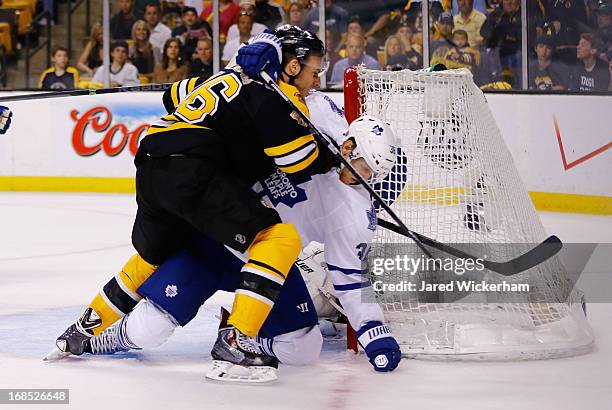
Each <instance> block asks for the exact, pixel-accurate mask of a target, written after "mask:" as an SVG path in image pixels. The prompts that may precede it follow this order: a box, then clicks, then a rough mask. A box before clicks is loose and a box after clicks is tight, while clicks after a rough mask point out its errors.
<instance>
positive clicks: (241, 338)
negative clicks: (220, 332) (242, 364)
mask: <svg viewBox="0 0 612 410" xmlns="http://www.w3.org/2000/svg"><path fill="white" fill-rule="evenodd" d="M234 337H235V341H236V345H237V346H238V347H239V348H240V349H241V350H243V351H245V352H249V353H254V354H256V355H261V354H262V351H261V345H260V344H259V343H258V342H257V341H256V340H255V339H253V338H252V337H249V336H247V335H245V334H244V333H242V332H241V331H240V330H238V329H234Z"/></svg>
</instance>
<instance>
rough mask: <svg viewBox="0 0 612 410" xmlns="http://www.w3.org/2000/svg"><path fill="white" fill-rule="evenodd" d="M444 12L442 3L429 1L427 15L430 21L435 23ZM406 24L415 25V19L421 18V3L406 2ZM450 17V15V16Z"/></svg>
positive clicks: (435, 0) (418, 0) (418, 1)
mask: <svg viewBox="0 0 612 410" xmlns="http://www.w3.org/2000/svg"><path fill="white" fill-rule="evenodd" d="M443 11H444V7H443V6H442V2H441V1H439V0H433V1H432V0H429V15H430V17H431V19H432V21H437V20H438V19H439V18H440V14H442V12H443ZM405 15H406V22H408V23H409V24H415V23H416V22H417V19H418V18H420V17H421V1H420V0H417V1H415V0H413V1H410V2H408V4H407V5H406V8H405ZM451 15H452V14H451Z"/></svg>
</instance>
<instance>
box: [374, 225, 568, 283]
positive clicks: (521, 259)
mask: <svg viewBox="0 0 612 410" xmlns="http://www.w3.org/2000/svg"><path fill="white" fill-rule="evenodd" d="M378 225H380V226H382V227H383V228H385V229H388V230H390V231H393V232H395V233H398V234H400V235H404V236H408V235H406V234H405V232H404V230H403V229H402V228H401V227H399V226H397V225H395V224H394V223H392V222H389V221H385V220H384V219H380V218H378ZM413 234H414V235H415V236H416V237H417V238H419V240H420V241H421V242H422V243H423V244H425V245H427V246H430V247H432V248H435V249H438V250H441V251H442V252H444V253H447V254H449V255H453V256H455V257H457V258H463V259H472V260H476V259H478V258H480V257H478V256H474V255H470V254H469V253H466V252H463V251H462V250H459V249H457V248H454V247H452V246H450V245H447V244H444V243H442V242H438V241H436V240H434V239H431V238H428V237H426V236H423V235H421V234H420V233H418V232H413ZM562 248H563V243H562V242H561V240H560V239H559V238H558V237H556V236H555V235H552V236H549V237H548V238H546V240H545V241H544V242H542V243H540V244H538V245H537V246H536V247H534V248H533V249H530V250H529V251H527V252H526V253H524V254H522V255H520V256H518V257H516V258H514V259H511V260H509V261H506V262H493V261H489V260H486V259H482V258H480V259H481V260H482V264H483V265H484V267H485V268H487V269H489V270H491V271H493V272H496V273H499V274H500V275H503V276H513V275H516V274H518V273H521V272H524V271H526V270H528V269H531V268H533V267H535V266H537V265H539V264H541V263H542V262H544V261H546V260H548V259H550V258H552V257H553V256H555V255H556V254H557V253H559V251H560V250H561V249H562Z"/></svg>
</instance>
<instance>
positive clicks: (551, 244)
mask: <svg viewBox="0 0 612 410" xmlns="http://www.w3.org/2000/svg"><path fill="white" fill-rule="evenodd" d="M261 78H262V79H263V80H264V81H265V83H266V84H267V85H268V86H269V87H270V88H272V89H273V90H274V91H276V93H277V94H278V95H279V96H280V97H281V98H282V99H283V100H285V102H286V103H287V104H289V106H290V107H291V108H292V109H293V110H294V112H296V113H297V115H298V116H299V117H300V118H301V119H302V121H304V122H305V123H306V124H307V125H308V127H309V128H310V131H312V134H313V136H314V137H315V138H316V139H317V141H319V142H320V143H322V144H324V145H325V146H326V147H327V148H328V149H329V150H330V151H331V153H332V154H333V155H334V156H335V157H336V158H337V159H338V160H339V161H340V162H341V163H342V164H343V165H344V166H345V167H347V168H348V169H349V170H350V171H351V173H352V174H353V176H354V177H355V179H357V181H358V182H359V183H360V184H361V185H362V186H363V187H364V188H365V189H366V191H368V193H369V194H370V195H371V196H372V198H373V199H374V200H375V201H376V202H378V203H379V204H380V206H381V207H382V208H383V209H384V210H385V211H387V213H388V214H389V216H390V217H391V218H392V219H393V220H394V221H395V223H396V224H393V223H391V222H388V221H385V220H382V219H380V218H379V219H378V223H379V224H380V226H382V227H383V228H386V229H389V230H391V231H393V232H396V233H399V234H401V235H404V236H406V237H408V238H410V239H412V240H413V241H414V242H415V243H416V244H417V246H418V247H419V248H420V249H421V250H422V251H423V253H424V254H425V255H427V256H428V257H430V258H433V257H432V255H431V253H430V252H429V251H428V250H427V248H425V245H427V246H430V247H432V248H435V249H438V250H441V251H442V252H444V253H447V254H449V255H453V256H456V257H459V258H465V259H472V260H476V259H480V260H482V261H483V262H482V263H483V265H484V266H485V267H486V268H487V269H489V270H492V271H494V272H497V273H499V274H501V275H504V276H512V275H516V274H517V273H520V272H523V271H525V270H527V269H530V268H532V267H534V266H536V265H539V264H540V263H542V262H544V261H545V260H547V259H549V258H551V257H552V256H554V255H555V254H557V253H558V252H559V251H560V250H561V248H562V246H563V244H562V243H561V241H560V240H559V238H557V237H556V236H554V235H553V236H551V237H549V238H547V239H546V240H545V241H544V242H542V243H541V244H539V245H538V246H536V247H535V248H533V249H531V250H530V251H528V252H527V253H525V254H524V255H521V256H519V257H517V258H514V259H512V260H510V261H507V262H494V261H488V260H484V259H483V258H479V257H476V256H473V255H470V254H468V253H466V252H463V251H461V250H459V249H456V248H453V247H452V246H450V245H446V244H444V243H441V242H438V241H436V240H434V239H431V238H428V237H426V236H424V235H421V234H419V233H416V232H414V231H412V230H410V229H408V227H407V226H406V225H405V224H404V222H403V221H402V220H401V219H400V218H399V217H398V216H397V215H396V214H395V212H393V210H392V209H391V207H390V206H389V205H387V203H386V202H385V201H383V199H382V198H381V197H380V195H379V194H378V193H377V192H376V191H374V189H373V188H372V187H371V186H370V185H369V184H368V183H367V182H366V181H365V180H364V179H363V178H362V177H361V175H359V173H358V172H357V171H355V169H354V168H353V166H352V165H351V164H350V162H349V161H348V160H347V159H346V158H344V157H343V156H342V154H340V151H339V150H338V147H337V146H336V144H335V143H334V142H333V141H332V140H331V139H330V138H329V137H327V136H326V135H325V134H323V133H321V132H320V131H319V130H318V129H317V128H316V127H315V126H314V124H313V123H312V122H311V121H310V118H308V117H307V116H306V115H305V114H304V113H303V112H302V111H301V110H300V109H299V108H298V107H296V105H295V104H294V103H293V101H291V100H290V99H289V97H287V96H286V95H285V94H284V93H283V92H282V91H281V89H280V88H279V87H278V85H277V84H276V82H275V81H274V80H273V79H272V77H270V76H269V75H268V74H267V73H266V72H265V71H262V72H261Z"/></svg>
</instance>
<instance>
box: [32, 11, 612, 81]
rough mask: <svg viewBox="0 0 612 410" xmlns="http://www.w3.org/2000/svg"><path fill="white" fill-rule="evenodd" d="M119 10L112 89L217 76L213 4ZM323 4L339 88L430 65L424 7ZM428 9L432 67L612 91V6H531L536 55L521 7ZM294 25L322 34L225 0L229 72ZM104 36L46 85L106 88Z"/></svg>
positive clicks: (58, 64) (296, 14)
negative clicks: (351, 77) (353, 70)
mask: <svg viewBox="0 0 612 410" xmlns="http://www.w3.org/2000/svg"><path fill="white" fill-rule="evenodd" d="M114 1H115V3H114V4H113V6H114V9H115V10H117V12H116V13H115V14H114V15H113V16H112V19H111V22H110V27H111V36H112V40H113V42H112V47H111V50H109V51H110V55H111V60H112V62H111V66H110V71H111V80H112V82H113V84H114V85H132V84H138V83H147V82H154V83H160V82H171V81H176V80H180V79H183V78H188V77H190V76H196V75H198V76H210V75H211V74H212V41H211V38H212V29H211V23H212V2H211V1H204V0H199V1H198V0H177V1H170V0H161V2H159V3H158V2H157V0H136V1H135V0H114ZM321 1H325V10H326V21H325V28H326V48H327V50H328V56H327V57H328V60H329V61H330V63H331V64H330V69H329V70H328V72H327V80H328V81H329V82H331V83H341V82H342V78H343V73H344V70H345V69H346V68H347V67H350V66H354V65H357V64H364V65H365V66H366V67H368V68H373V69H382V70H400V69H405V68H408V69H411V70H414V69H419V68H421V67H422V65H423V56H422V53H423V38H424V36H423V32H422V27H423V21H422V16H421V2H420V1H416V0H410V1H406V0H361V1H357V0H355V1H353V0H321ZM429 5H430V8H429V19H430V25H429V26H430V33H429V39H430V43H429V52H430V65H434V64H436V63H443V64H445V65H446V66H447V67H449V68H467V69H468V70H470V71H471V72H472V73H473V75H474V79H475V81H476V83H477V84H478V85H480V86H482V87H483V88H487V87H492V88H517V89H520V88H521V86H522V84H521V78H522V59H523V58H527V60H528V66H529V70H528V73H529V76H528V79H527V80H528V84H527V88H529V89H533V90H570V91H612V84H611V75H612V0H530V1H528V2H527V7H528V10H527V15H528V24H527V32H528V48H529V54H528V55H527V56H523V54H522V39H521V37H522V21H521V10H520V7H521V6H520V5H521V1H520V0H429ZM286 23H289V24H294V25H298V26H300V27H302V28H304V29H307V30H309V31H312V32H315V33H318V31H319V24H320V22H319V10H318V6H317V4H316V1H313V0H274V1H273V0H240V1H239V2H238V0H236V1H233V0H221V1H220V34H221V35H220V43H221V46H222V49H221V50H220V55H221V60H222V61H221V62H222V64H226V63H227V62H228V61H229V60H230V59H231V57H232V56H233V55H234V54H235V52H236V50H237V49H238V48H239V47H240V44H241V43H244V42H245V41H247V40H248V39H249V38H251V37H252V36H254V35H256V34H259V33H261V32H263V30H264V29H266V28H269V29H275V28H276V27H278V26H279V25H281V24H286ZM101 39H102V30H101V25H99V24H95V25H94V26H93V28H92V31H91V36H90V38H89V41H88V42H87V44H86V46H85V48H84V49H83V51H82V53H81V55H80V56H79V58H78V62H77V65H76V68H72V67H68V66H67V57H68V56H67V55H65V54H66V51H65V49H61V48H58V49H57V50H55V51H54V53H53V56H54V57H53V67H51V68H50V69H48V70H46V71H45V72H44V73H43V76H41V81H40V84H41V86H42V87H44V88H70V85H71V84H73V86H77V85H78V84H77V83H78V82H79V81H81V82H83V81H87V80H85V79H90V83H89V85H90V86H91V84H94V85H95V83H98V82H100V80H101V78H102V77H101V71H102V70H101V69H100V68H101V66H102V59H103V58H102V57H103V53H104V52H105V50H103V49H102V41H101ZM79 72H80V77H79ZM79 78H80V80H79Z"/></svg>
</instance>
